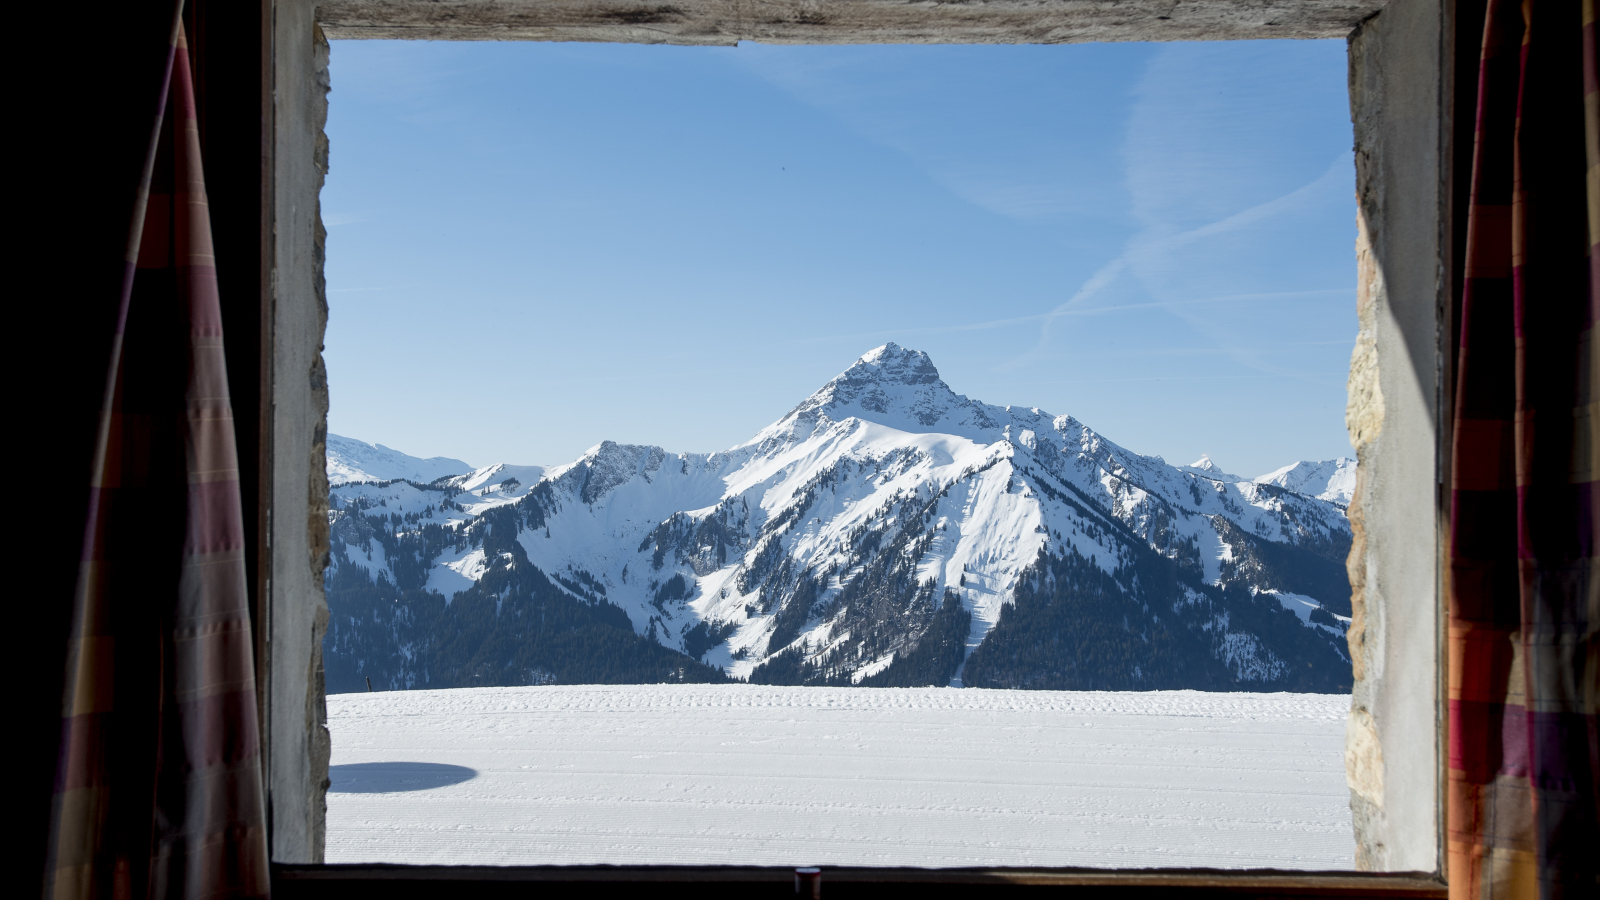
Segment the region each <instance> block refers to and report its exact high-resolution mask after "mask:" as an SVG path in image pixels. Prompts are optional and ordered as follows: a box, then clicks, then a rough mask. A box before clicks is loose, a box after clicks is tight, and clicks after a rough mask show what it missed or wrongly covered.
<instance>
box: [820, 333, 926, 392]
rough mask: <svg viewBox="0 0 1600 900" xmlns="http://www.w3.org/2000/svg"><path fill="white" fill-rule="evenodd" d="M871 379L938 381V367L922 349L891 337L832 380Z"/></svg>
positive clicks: (901, 382) (879, 380)
mask: <svg viewBox="0 0 1600 900" xmlns="http://www.w3.org/2000/svg"><path fill="white" fill-rule="evenodd" d="M840 379H847V380H862V379H865V380H871V381H874V382H877V383H880V384H941V383H942V381H941V379H940V378H939V370H938V369H936V368H934V365H933V360H932V359H931V358H929V356H928V354H926V353H924V352H922V351H921V350H907V349H906V348H904V347H902V346H900V345H899V344H896V343H895V342H894V341H890V342H889V343H887V344H884V345H883V346H881V347H874V348H872V349H871V350H868V351H867V352H866V353H863V354H861V358H860V359H858V360H856V361H855V364H854V365H852V366H851V367H850V368H848V369H846V370H844V373H843V374H841V375H840V376H839V378H836V379H834V381H839V380H840Z"/></svg>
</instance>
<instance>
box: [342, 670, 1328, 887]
mask: <svg viewBox="0 0 1600 900" xmlns="http://www.w3.org/2000/svg"><path fill="white" fill-rule="evenodd" d="M1349 705H1350V698H1349V696H1348V695H1337V694H1334V695H1325V694H1247V693H1204V692H1198V691H1152V692H1140V693H1120V692H1069V691H998V690H975V689H961V690H957V689H949V688H910V689H905V688H898V689H897V688H871V689H859V688H805V687H764V686H752V685H623V686H611V685H580V686H550V687H515V688H469V689H458V690H447V691H399V692H392V693H375V694H341V695H334V696H330V697H329V698H328V725H329V729H330V730H331V732H332V735H333V759H332V763H333V788H332V790H331V791H330V792H329V794H328V832H327V861H328V862H330V863H351V862H396V863H418V864H423V863H454V864H587V863H612V864H741V865H813V864H823V865H869V866H935V867H943V866H1106V867H1150V866H1172V867H1189V866H1208V867H1223V868H1231V867H1256V866H1266V867H1275V868H1286V869H1348V868H1352V867H1353V866H1354V864H1355V861H1354V847H1355V843H1354V837H1353V832H1352V830H1351V821H1350V810H1349V805H1348V804H1349V791H1348V789H1347V788H1346V786H1345V780H1344V758H1343V750H1344V722H1345V717H1346V714H1347V712H1348V710H1349ZM396 763H405V764H412V765H410V766H404V765H401V766H395V765H392V764H396ZM381 764H391V765H389V766H384V765H381ZM446 766H457V767H467V769H469V770H473V771H475V773H476V774H475V775H473V776H472V777H470V778H468V779H467V780H465V781H458V782H457V783H453V784H451V783H445V782H448V781H451V780H453V779H451V778H449V777H440V776H439V775H438V773H440V772H444V773H447V774H448V772H449V771H456V772H461V771H462V770H459V769H457V770H447V769H445V768H443V767H446ZM463 774H465V773H463ZM456 777H457V778H459V777H461V776H460V775H458V776H456ZM433 785H440V786H433Z"/></svg>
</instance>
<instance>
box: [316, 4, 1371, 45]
mask: <svg viewBox="0 0 1600 900" xmlns="http://www.w3.org/2000/svg"><path fill="white" fill-rule="evenodd" d="M1386 2H1387V0H953V2H952V0H325V2H323V3H320V4H319V5H318V14H317V17H318V21H320V22H321V24H322V29H323V32H324V33H325V34H327V35H328V37H330V38H334V39H388V40H393V39H401V40H446V41H484V40H490V41H495V40H498V41H609V42H618V43H633V44H702V45H704V44H709V45H731V44H736V43H738V42H739V41H759V42H761V43H767V44H1066V43H1082V42H1088V41H1211V40H1250V39H1262V38H1299V39H1304V38H1344V37H1346V36H1347V35H1349V34H1350V32H1351V30H1352V29H1353V28H1355V26H1356V25H1357V24H1358V23H1360V22H1361V21H1362V20H1364V19H1366V18H1367V17H1369V16H1371V15H1373V14H1374V13H1376V12H1378V11H1379V10H1380V9H1382V8H1383V6H1384V4H1385V3H1386Z"/></svg>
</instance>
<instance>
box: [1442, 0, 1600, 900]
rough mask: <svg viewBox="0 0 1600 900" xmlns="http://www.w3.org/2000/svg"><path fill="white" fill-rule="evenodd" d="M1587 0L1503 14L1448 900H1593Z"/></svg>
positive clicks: (1491, 97)
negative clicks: (1588, 899) (1587, 899)
mask: <svg viewBox="0 0 1600 900" xmlns="http://www.w3.org/2000/svg"><path fill="white" fill-rule="evenodd" d="M1594 11H1595V3H1594V0H1583V2H1582V3H1581V4H1580V3H1577V2H1573V0H1520V2H1519V0H1491V2H1490V3H1489V5H1488V12H1487V16H1486V20H1485V23H1484V30H1483V49H1482V56H1481V59H1480V66H1479V75H1478V115H1477V136H1476V142H1475V146H1474V150H1473V164H1472V200H1471V206H1470V209H1469V213H1468V217H1469V224H1468V230H1467V256H1466V272H1465V279H1464V281H1465V284H1464V290H1463V294H1462V299H1461V342H1460V348H1459V354H1460V355H1459V357H1458V365H1457V383H1456V396H1455V435H1454V438H1455V439H1454V445H1453V450H1452V452H1453V467H1452V478H1453V483H1452V485H1451V519H1450V551H1449V552H1450V572H1449V623H1448V634H1449V651H1448V656H1449V676H1448V677H1449V763H1448V773H1447V782H1448V783H1447V805H1448V823H1447V838H1446V840H1447V847H1446V851H1447V876H1448V880H1449V885H1450V896H1451V898H1452V900H1469V898H1471V900H1483V898H1511V897H1517V898H1534V897H1541V898H1558V897H1574V898H1576V897H1595V896H1597V893H1596V890H1597V883H1596V872H1597V865H1596V860H1597V858H1600V822H1597V817H1596V809H1597V806H1600V798H1597V795H1596V790H1597V783H1600V779H1597V773H1600V760H1597V748H1600V738H1597V736H1596V731H1595V706H1596V698H1597V693H1600V691H1597V686H1596V680H1597V677H1600V652H1597V650H1600V648H1597V642H1596V628H1597V626H1600V578H1596V557H1597V555H1600V554H1597V553H1596V548H1595V530H1594V524H1595V509H1596V499H1597V497H1600V493H1597V492H1596V490H1595V480H1596V477H1597V475H1596V469H1597V454H1600V434H1597V429H1600V420H1597V408H1596V400H1597V398H1600V392H1597V368H1596V360H1595V355H1594V343H1593V342H1594V325H1595V320H1596V318H1597V316H1596V302H1597V300H1600V289H1597V280H1596V279H1597V277H1600V266H1597V265H1596V262H1597V258H1596V242H1597V239H1600V138H1597V130H1600V117H1597V115H1596V99H1597V89H1596V79H1595V22H1594Z"/></svg>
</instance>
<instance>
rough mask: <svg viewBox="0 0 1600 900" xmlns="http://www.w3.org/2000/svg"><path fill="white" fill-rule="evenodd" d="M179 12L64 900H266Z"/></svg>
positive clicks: (68, 790)
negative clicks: (245, 899) (252, 899)
mask: <svg viewBox="0 0 1600 900" xmlns="http://www.w3.org/2000/svg"><path fill="white" fill-rule="evenodd" d="M176 6H177V9H176V10H175V11H174V13H173V26H172V40H171V46H170V48H169V52H168V56H167V60H168V62H167V76H166V81H165V82H164V83H163V84H162V85H161V92H160V94H159V95H153V96H152V98H151V99H152V100H153V101H154V100H157V99H158V98H159V102H158V103H153V104H152V106H153V107H154V109H153V111H154V113H155V116H154V122H153V127H152V139H151V146H150V150H149V152H148V154H147V158H146V161H145V168H144V177H143V183H142V184H141V185H140V197H141V198H142V203H141V204H140V205H139V206H138V207H136V211H135V216H134V223H133V227H132V228H131V229H130V236H129V241H128V255H127V262H126V266H127V268H126V271H125V276H124V283H123V290H122V296H121V300H120V303H121V305H120V308H119V311H118V320H117V321H118V324H117V331H116V335H115V338H114V342H113V345H112V355H111V360H110V366H109V374H108V377H107V386H106V394H105V401H104V405H103V407H102V412H101V421H100V430H99V436H98V443H97V445H96V448H95V464H94V469H93V472H92V485H91V491H90V497H91V499H90V508H89V511H88V517H87V528H86V531H85V535H84V543H83V556H82V562H81V563H80V568H79V571H78V581H77V591H76V595H75V598H74V610H73V626H72V632H71V637H70V640H71V643H70V646H69V649H68V663H67V681H66V694H65V697H64V701H63V707H62V719H61V751H60V758H59V763H58V767H57V772H56V784H55V799H54V803H53V808H52V816H51V834H50V856H49V859H48V863H47V869H46V872H45V892H44V893H45V898H46V900H113V898H114V900H140V898H179V897H183V898H195V900H199V898H232V897H263V896H266V895H267V894H268V870H267V845H266V817H265V811H264V810H265V807H264V803H263V799H262V798H263V790H262V773H261V752H260V740H259V735H258V733H257V732H258V727H257V719H256V696H255V680H254V661H253V659H252V644H251V627H250V616H249V609H248V605H247V598H246V577H245V559H244V527H243V517H242V510H241V502H240V493H239V473H238V461H237V459H238V458H237V453H236V450H235V446H234V431H233V419H232V413H231V410H230V406H229V400H228V382H227V369H226V365H225V363H224V358H223V344H222V320H221V305H220V300H219V297H218V294H217V279H216V269H215V263H214V260H213V256H212V246H211V224H210V218H209V214H208V211H207V206H206V193H205V181H204V177H203V174H202V172H201V168H200V143H199V133H198V128H197V121H196V114H195V103H194V87H193V84H192V83H191V75H190V67H189V56H188V49H187V47H186V45H185V42H184V33H183V27H182V20H181V18H180V15H181V10H182V3H181V2H179V3H177V4H176Z"/></svg>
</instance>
